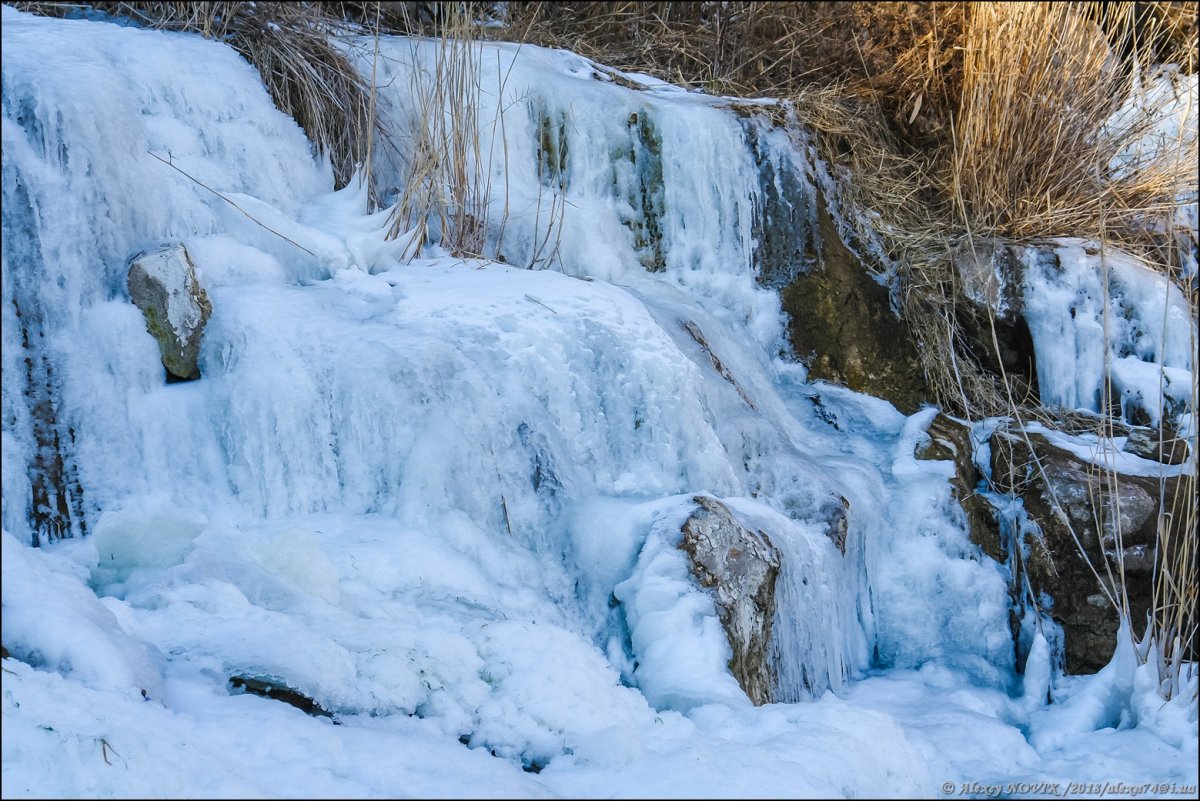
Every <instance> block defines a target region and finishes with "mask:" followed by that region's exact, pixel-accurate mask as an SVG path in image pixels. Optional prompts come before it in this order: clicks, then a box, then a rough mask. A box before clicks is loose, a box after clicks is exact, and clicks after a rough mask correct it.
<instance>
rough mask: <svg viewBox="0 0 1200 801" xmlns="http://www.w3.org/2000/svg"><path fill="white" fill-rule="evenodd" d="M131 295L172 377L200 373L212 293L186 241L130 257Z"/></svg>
mask: <svg viewBox="0 0 1200 801" xmlns="http://www.w3.org/2000/svg"><path fill="white" fill-rule="evenodd" d="M128 286H129V297H130V299H131V300H132V301H133V303H134V305H135V306H137V307H138V308H139V309H141V310H142V314H143V315H145V317H146V330H147V331H149V332H150V335H151V336H153V337H154V339H155V341H157V342H158V348H159V350H160V351H161V352H162V362H163V366H164V367H165V368H167V373H168V375H169V376H170V377H171V378H174V379H177V380H180V381H190V380H192V379H196V378H199V377H200V368H199V367H198V366H197V364H196V359H197V357H198V356H199V355H200V338H201V337H202V336H203V334H204V325H205V324H206V323H207V322H208V318H209V317H210V316H211V315H212V304H211V303H210V302H209V300H208V293H207V292H205V291H204V287H202V286H200V281H199V280H198V279H197V278H196V267H195V265H194V264H193V263H192V259H191V257H190V256H189V255H188V252H187V248H185V247H184V246H183V244H182V243H177V244H171V245H165V246H163V247H161V248H159V249H158V250H152V251H146V252H144V253H139V254H137V255H136V256H134V257H133V258H132V259H130V261H129V277H128Z"/></svg>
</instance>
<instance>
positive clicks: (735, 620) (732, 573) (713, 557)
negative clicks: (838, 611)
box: [679, 495, 780, 704]
mask: <svg viewBox="0 0 1200 801" xmlns="http://www.w3.org/2000/svg"><path fill="white" fill-rule="evenodd" d="M693 500H694V501H695V503H696V505H697V507H698V508H697V509H696V511H694V512H692V514H691V516H689V517H688V519H687V520H686V521H685V522H684V524H683V542H682V543H681V544H680V546H679V547H680V548H681V549H682V550H683V551H684V552H685V553H686V554H687V555H688V557H689V558H690V560H691V569H692V575H694V576H695V577H696V580H697V581H698V582H699V583H700V586H702V587H704V588H706V589H708V590H709V591H710V592H711V593H712V595H713V597H714V600H715V601H716V605H717V612H718V614H719V615H720V617H721V624H722V625H723V626H724V627H725V634H726V636H727V637H728V638H729V645H730V647H731V648H732V649H733V659H732V661H731V662H730V663H729V667H730V670H731V671H732V672H733V675H734V678H736V679H737V680H738V684H740V685H741V687H742V689H743V690H744V691H745V693H746V695H747V696H749V698H750V700H751V701H753V702H754V703H755V704H765V703H769V702H770V701H771V692H772V688H773V685H774V677H773V676H772V674H771V669H770V663H769V660H768V645H769V643H770V640H771V622H772V620H773V618H774V617H775V581H776V579H777V578H778V577H779V564H780V562H779V551H778V550H776V548H775V546H774V545H772V544H771V540H770V539H769V538H768V537H767V535H766V534H764V533H762V532H753V531H750V530H749V529H747V528H746V527H745V526H743V525H742V524H741V523H739V522H738V521H737V520H736V519H735V518H734V516H733V513H732V512H730V511H729V508H728V507H727V506H725V504H723V503H721V502H720V501H718V500H716V499H715V498H711V497H708V496H706V495H697V496H696V497H695V498H694V499H693Z"/></svg>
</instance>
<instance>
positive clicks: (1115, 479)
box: [991, 431, 1195, 673]
mask: <svg viewBox="0 0 1200 801" xmlns="http://www.w3.org/2000/svg"><path fill="white" fill-rule="evenodd" d="M1030 445H1032V448H1031V447H1030ZM991 449H992V480H993V482H994V484H995V486H996V489H998V490H999V491H1001V492H1006V493H1012V494H1015V495H1017V496H1019V497H1020V498H1021V499H1022V500H1023V501H1024V505H1025V511H1026V513H1027V514H1028V515H1029V517H1030V518H1031V519H1032V520H1033V521H1034V522H1036V523H1037V525H1038V526H1039V527H1040V529H1041V537H1040V538H1037V537H1031V538H1030V541H1028V542H1024V543H1021V545H1022V551H1023V552H1024V554H1025V556H1024V560H1023V561H1024V565H1023V567H1024V571H1025V573H1026V575H1027V576H1028V578H1029V583H1030V587H1031V588H1032V590H1033V592H1034V594H1035V595H1039V594H1041V593H1045V595H1046V596H1048V597H1049V599H1050V605H1049V608H1048V609H1046V610H1044V611H1046V612H1047V613H1048V614H1049V615H1050V616H1051V617H1053V618H1054V619H1055V620H1056V621H1058V622H1059V623H1060V624H1061V625H1062V627H1063V632H1064V635H1065V640H1066V642H1065V651H1066V670H1067V672H1068V673H1093V672H1095V671H1097V670H1099V669H1100V668H1102V667H1103V666H1104V665H1105V664H1107V663H1108V661H1109V659H1110V658H1111V657H1112V653H1113V650H1114V648H1115V647H1116V635H1117V625H1118V616H1117V611H1116V609H1115V608H1114V607H1113V605H1112V604H1111V603H1110V602H1109V600H1108V598H1107V596H1106V594H1105V593H1106V589H1107V592H1108V593H1110V594H1112V595H1114V596H1116V597H1119V596H1118V595H1117V592H1116V590H1115V589H1114V587H1113V586H1112V585H1111V582H1110V580H1109V578H1108V572H1107V571H1106V570H1105V564H1106V562H1107V564H1108V565H1110V566H1112V570H1113V574H1114V575H1116V574H1117V569H1116V565H1117V563H1118V558H1120V559H1121V560H1123V561H1124V576H1125V590H1126V593H1127V594H1128V598H1129V604H1130V614H1131V620H1132V622H1133V625H1134V630H1135V633H1140V632H1141V629H1142V628H1143V627H1144V622H1145V620H1146V613H1147V611H1148V610H1149V609H1151V604H1152V592H1153V582H1154V562H1155V556H1156V549H1157V547H1158V543H1159V525H1160V521H1159V508H1160V507H1159V504H1160V500H1161V502H1162V503H1163V508H1164V509H1167V510H1175V512H1176V513H1175V515H1174V517H1175V518H1176V519H1177V522H1174V523H1173V522H1171V518H1169V517H1164V524H1165V525H1167V526H1170V527H1172V528H1171V533H1172V534H1173V537H1168V538H1167V541H1175V542H1183V541H1184V539H1185V537H1188V536H1191V534H1190V532H1185V531H1183V529H1182V521H1183V520H1184V519H1185V517H1186V504H1187V503H1192V504H1194V503H1195V500H1194V498H1192V499H1191V500H1190V501H1189V497H1191V496H1190V494H1188V492H1187V490H1186V489H1183V488H1181V486H1180V482H1179V479H1177V478H1169V479H1166V480H1165V481H1164V482H1163V484H1162V486H1161V488H1160V484H1159V480H1158V479H1156V478H1145V477H1141V476H1131V475H1124V474H1112V473H1104V472H1102V471H1101V470H1100V468H1098V467H1096V466H1095V465H1092V464H1089V463H1087V462H1086V461H1084V460H1083V459H1080V458H1078V457H1076V456H1075V455H1074V454H1072V453H1071V452H1069V451H1066V450H1064V449H1062V448H1059V447H1056V446H1055V445H1052V444H1051V443H1050V442H1049V441H1048V440H1047V439H1046V438H1045V437H1044V436H1042V435H1040V434H1029V435H1028V441H1026V438H1025V436H1022V435H1020V434H1018V433H1014V432H1005V431H998V432H997V433H996V434H995V435H993V437H992V441H991ZM1038 464H1040V465H1041V470H1040V471H1039V470H1038V468H1037V465H1038ZM1043 473H1044V479H1043V477H1042V474H1043ZM1081 548H1082V551H1083V553H1086V554H1087V558H1086V559H1085V558H1084V556H1083V553H1081ZM1089 561H1090V564H1091V566H1089ZM1093 566H1094V568H1095V571H1093ZM1097 573H1098V574H1099V578H1097ZM1102 583H1103V585H1102Z"/></svg>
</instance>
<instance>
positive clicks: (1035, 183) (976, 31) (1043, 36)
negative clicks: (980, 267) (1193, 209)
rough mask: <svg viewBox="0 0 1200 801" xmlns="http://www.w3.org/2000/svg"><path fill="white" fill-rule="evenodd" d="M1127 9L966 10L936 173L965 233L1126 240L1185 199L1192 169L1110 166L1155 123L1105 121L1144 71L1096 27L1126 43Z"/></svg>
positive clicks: (1167, 164) (1034, 6) (1011, 6)
mask: <svg viewBox="0 0 1200 801" xmlns="http://www.w3.org/2000/svg"><path fill="white" fill-rule="evenodd" d="M1134 6H1135V4H1134V3H1110V4H1107V5H1106V6H1104V7H1103V10H1101V8H1100V7H1098V6H1096V5H1095V4H1091V3H1031V2H1013V3H975V4H972V5H971V7H970V9H969V12H968V19H967V24H966V29H965V34H964V36H963V41H962V45H961V48H962V53H963V64H962V90H961V94H960V97H959V101H958V109H957V112H956V114H955V117H954V123H953V126H952V133H953V158H952V160H951V161H950V163H949V164H948V165H947V168H948V169H947V173H948V174H947V175H946V176H945V180H946V182H947V186H946V193H947V195H948V196H949V197H950V198H952V199H953V203H954V206H955V209H956V211H957V213H958V216H959V219H960V221H961V222H962V224H963V225H964V227H965V228H966V229H967V230H968V231H969V232H970V233H972V234H981V235H994V234H1000V235H1003V236H1006V237H1010V238H1013V239H1024V238H1029V237H1045V236H1055V235H1072V236H1081V237H1085V238H1093V239H1096V238H1099V237H1100V236H1102V235H1103V236H1106V237H1109V238H1111V237H1113V236H1119V237H1121V238H1122V239H1134V240H1136V239H1137V238H1139V236H1140V234H1141V232H1142V231H1143V230H1144V229H1145V227H1146V225H1147V223H1148V222H1149V221H1150V220H1152V219H1155V218H1158V217H1160V216H1161V215H1162V214H1163V213H1164V212H1168V211H1170V210H1171V209H1173V208H1174V206H1175V204H1176V198H1178V197H1179V196H1180V195H1181V194H1183V193H1185V192H1187V191H1189V190H1190V191H1195V188H1196V174H1195V163H1194V162H1191V163H1188V164H1186V165H1185V164H1183V163H1179V162H1175V161H1173V160H1170V159H1162V158H1160V159H1155V160H1147V161H1145V162H1143V163H1141V164H1138V165H1134V166H1132V167H1131V168H1129V169H1125V170H1120V171H1117V170H1114V169H1113V168H1112V167H1111V166H1110V165H1112V164H1113V163H1114V162H1115V161H1116V160H1118V158H1119V157H1120V156H1121V154H1122V153H1124V152H1126V151H1127V150H1129V149H1130V148H1132V147H1133V146H1135V145H1136V143H1137V142H1138V141H1139V140H1140V139H1142V138H1143V137H1145V136H1146V134H1147V133H1148V132H1149V129H1150V128H1151V127H1152V126H1153V124H1154V120H1153V118H1152V116H1151V115H1149V114H1129V115H1126V116H1125V117H1124V118H1123V119H1121V120H1120V121H1115V118H1114V115H1115V114H1116V112H1117V111H1118V110H1119V109H1120V107H1121V105H1122V103H1123V102H1124V101H1126V100H1127V99H1128V98H1129V96H1130V94H1131V93H1133V92H1136V91H1138V89H1137V87H1136V84H1135V81H1136V80H1137V77H1138V76H1139V75H1141V76H1145V75H1146V74H1147V73H1148V71H1149V68H1150V66H1151V63H1150V54H1149V53H1147V52H1141V51H1136V50H1135V51H1134V52H1131V53H1129V54H1128V55H1126V56H1125V58H1124V59H1122V58H1120V57H1118V55H1117V54H1116V53H1114V51H1113V48H1112V47H1111V46H1110V43H1109V37H1108V36H1106V35H1105V31H1104V28H1102V27H1101V25H1100V24H1098V15H1100V14H1104V17H1105V20H1104V21H1105V26H1106V27H1107V28H1109V30H1110V33H1112V32H1116V34H1117V36H1118V38H1120V39H1122V40H1129V39H1130V37H1131V36H1132V31H1133V30H1134V27H1135V23H1136V22H1137V17H1136V16H1135V13H1134V10H1135V9H1134ZM1147 24H1149V25H1151V26H1153V25H1154V23H1147ZM1143 33H1144V34H1147V35H1153V31H1143Z"/></svg>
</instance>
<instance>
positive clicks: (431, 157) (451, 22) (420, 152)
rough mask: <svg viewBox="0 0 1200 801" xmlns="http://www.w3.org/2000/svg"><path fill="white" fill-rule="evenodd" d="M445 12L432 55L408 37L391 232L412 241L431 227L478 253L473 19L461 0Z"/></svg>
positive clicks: (480, 206)
mask: <svg viewBox="0 0 1200 801" xmlns="http://www.w3.org/2000/svg"><path fill="white" fill-rule="evenodd" d="M442 14H443V15H444V16H443V18H442V25H441V32H440V35H439V36H438V37H437V38H436V39H435V40H433V42H432V45H431V49H432V57H431V58H426V57H425V56H424V55H422V50H423V49H425V48H424V47H423V44H422V42H421V41H419V40H411V42H410V45H411V62H410V65H409V66H410V69H409V70H408V78H409V87H408V90H409V91H408V96H409V98H410V101H411V108H410V125H409V136H410V139H409V141H408V142H407V143H406V145H407V151H408V152H407V154H406V159H407V171H406V175H405V178H404V190H403V193H402V195H401V198H400V200H399V202H398V204H397V206H396V208H395V211H394V212H393V214H392V218H391V226H390V229H389V232H388V235H389V237H391V238H395V237H397V236H401V235H402V234H403V235H406V236H410V237H413V238H414V240H415V243H417V244H419V243H422V242H425V241H428V240H429V239H430V238H431V237H432V236H434V235H436V236H437V238H438V241H439V243H440V244H441V245H443V246H444V247H446V248H447V249H448V250H450V252H451V253H453V254H455V255H458V256H471V257H480V256H482V255H483V252H484V245H485V244H486V240H487V232H488V216H489V208H490V195H491V171H490V158H485V154H484V153H483V149H482V146H481V141H482V134H484V133H485V131H484V130H483V128H482V127H481V126H482V125H486V121H481V119H480V91H481V85H480V82H481V67H482V64H481V63H480V59H481V58H482V55H481V49H480V42H479V37H478V27H477V25H476V24H475V22H474V20H473V16H472V13H471V9H470V7H469V6H468V4H466V3H447V4H445V5H444V7H443V9H442ZM488 155H489V156H490V155H491V153H490V152H489V154H488ZM412 231H415V233H410V232H412Z"/></svg>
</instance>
